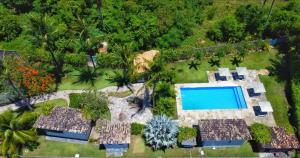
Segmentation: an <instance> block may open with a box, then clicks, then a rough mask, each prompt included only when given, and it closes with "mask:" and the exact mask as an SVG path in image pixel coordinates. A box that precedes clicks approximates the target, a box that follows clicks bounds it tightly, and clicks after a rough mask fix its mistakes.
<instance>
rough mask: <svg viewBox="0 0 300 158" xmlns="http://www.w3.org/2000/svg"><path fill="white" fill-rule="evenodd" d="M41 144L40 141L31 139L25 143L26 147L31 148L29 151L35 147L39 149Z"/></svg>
mask: <svg viewBox="0 0 300 158" xmlns="http://www.w3.org/2000/svg"><path fill="white" fill-rule="evenodd" d="M39 145H40V143H39V142H37V141H29V142H26V143H25V147H26V148H27V149H28V150H29V151H33V150H35V149H37V147H38V146H39Z"/></svg>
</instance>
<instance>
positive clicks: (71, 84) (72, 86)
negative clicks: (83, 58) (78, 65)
mask: <svg viewBox="0 0 300 158" xmlns="http://www.w3.org/2000/svg"><path fill="white" fill-rule="evenodd" d="M99 72H100V73H101V75H100V76H99V77H97V79H96V81H95V83H94V86H92V85H91V83H76V82H77V81H78V76H77V75H79V71H77V70H74V71H73V72H70V73H68V74H66V76H65V77H63V79H62V82H61V84H60V85H59V87H58V89H59V90H76V89H90V88H97V89H100V88H104V87H108V86H112V85H114V84H112V83H110V82H109V81H107V80H106V79H107V75H110V74H112V69H100V70H99Z"/></svg>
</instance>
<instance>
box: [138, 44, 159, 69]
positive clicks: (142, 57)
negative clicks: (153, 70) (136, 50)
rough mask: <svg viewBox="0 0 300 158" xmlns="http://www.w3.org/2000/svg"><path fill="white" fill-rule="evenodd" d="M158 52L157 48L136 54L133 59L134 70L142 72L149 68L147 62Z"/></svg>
mask: <svg viewBox="0 0 300 158" xmlns="http://www.w3.org/2000/svg"><path fill="white" fill-rule="evenodd" d="M158 53H159V51H158V50H150V51H147V52H144V53H141V54H138V55H137V56H136V57H135V58H134V61H133V64H134V67H135V71H136V72H137V73H143V72H145V71H147V70H148V69H149V62H152V61H153V59H154V57H155V56H156V55H157V54H158Z"/></svg>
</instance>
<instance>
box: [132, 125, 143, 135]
mask: <svg viewBox="0 0 300 158" xmlns="http://www.w3.org/2000/svg"><path fill="white" fill-rule="evenodd" d="M144 127H145V125H143V124H140V123H135V122H134V123H131V134H133V135H140V134H142V132H143V130H144Z"/></svg>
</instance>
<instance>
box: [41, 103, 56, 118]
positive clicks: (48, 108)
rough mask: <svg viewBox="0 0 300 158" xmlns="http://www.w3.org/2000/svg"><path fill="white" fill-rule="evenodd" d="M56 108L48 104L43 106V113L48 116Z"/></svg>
mask: <svg viewBox="0 0 300 158" xmlns="http://www.w3.org/2000/svg"><path fill="white" fill-rule="evenodd" d="M54 107H55V106H54V104H49V103H46V104H45V105H42V113H43V114H44V115H46V116H48V115H49V114H50V113H51V111H52V109H53V108H54Z"/></svg>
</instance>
